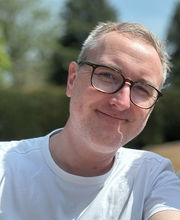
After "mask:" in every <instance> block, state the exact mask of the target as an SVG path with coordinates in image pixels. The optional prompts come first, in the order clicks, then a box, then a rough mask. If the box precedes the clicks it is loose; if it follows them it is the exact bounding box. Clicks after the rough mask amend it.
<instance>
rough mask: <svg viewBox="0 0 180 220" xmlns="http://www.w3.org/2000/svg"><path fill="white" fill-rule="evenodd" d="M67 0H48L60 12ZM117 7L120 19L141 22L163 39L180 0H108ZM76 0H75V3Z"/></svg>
mask: <svg viewBox="0 0 180 220" xmlns="http://www.w3.org/2000/svg"><path fill="white" fill-rule="evenodd" d="M65 1H66V0H46V2H48V3H49V4H50V5H51V7H52V8H54V9H55V11H57V12H59V9H60V8H62V6H63V4H64V2H65ZM85 1H86V0H85ZM97 1H98V0H97ZM108 1H109V2H110V4H111V5H112V6H113V7H114V8H116V10H117V12H118V14H119V21H129V22H137V23H141V24H143V25H144V26H146V27H147V28H149V29H150V30H151V31H152V32H153V33H154V34H155V35H156V36H158V37H159V38H160V39H161V40H165V39H166V33H167V28H168V25H169V21H170V20H171V17H172V15H173V12H174V9H175V5H176V3H177V2H180V0H108ZM75 2H76V0H74V3H75Z"/></svg>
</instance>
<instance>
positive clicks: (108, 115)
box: [95, 110, 128, 122]
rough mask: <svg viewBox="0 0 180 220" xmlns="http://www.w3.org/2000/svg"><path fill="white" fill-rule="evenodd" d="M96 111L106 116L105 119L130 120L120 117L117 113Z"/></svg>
mask: <svg viewBox="0 0 180 220" xmlns="http://www.w3.org/2000/svg"><path fill="white" fill-rule="evenodd" d="M95 112H97V113H98V114H99V115H100V116H102V117H104V119H112V120H116V121H124V122H128V119H126V118H123V117H120V116H118V115H117V114H110V113H106V112H102V111H100V110H96V111H95Z"/></svg>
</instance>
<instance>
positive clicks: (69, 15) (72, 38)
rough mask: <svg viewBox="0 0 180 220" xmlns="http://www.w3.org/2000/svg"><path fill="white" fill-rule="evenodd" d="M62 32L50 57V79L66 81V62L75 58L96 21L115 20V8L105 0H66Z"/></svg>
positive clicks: (61, 82)
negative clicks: (57, 44)
mask: <svg viewBox="0 0 180 220" xmlns="http://www.w3.org/2000/svg"><path fill="white" fill-rule="evenodd" d="M61 17H62V19H63V20H64V28H63V29H64V31H63V32H64V34H63V35H62V36H61V37H60V38H59V40H58V42H59V46H58V47H57V50H56V52H55V53H54V55H53V58H52V77H51V81H52V82H54V83H56V84H64V83H66V78H67V69H68V64H69V62H70V61H72V60H76V59H77V56H78V54H79V51H80V47H81V45H82V43H83V41H84V40H85V38H86V37H87V36H88V34H89V32H90V30H91V29H92V28H93V27H94V26H95V25H97V23H98V22H105V21H116V20H117V13H116V10H115V9H114V8H113V7H112V6H111V5H110V4H109V3H108V1H106V0H98V1H97V0H86V1H84V0H68V1H67V2H66V4H65V8H64V10H63V13H62V14H61Z"/></svg>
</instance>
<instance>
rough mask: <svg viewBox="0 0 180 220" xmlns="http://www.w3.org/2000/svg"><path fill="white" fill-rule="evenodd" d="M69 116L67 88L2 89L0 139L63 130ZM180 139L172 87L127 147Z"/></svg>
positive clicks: (179, 95) (179, 107) (179, 102)
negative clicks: (61, 128)
mask: <svg viewBox="0 0 180 220" xmlns="http://www.w3.org/2000/svg"><path fill="white" fill-rule="evenodd" d="M68 114H69V99H68V98H67V97H66V95H65V88H64V87H61V88H54V87H53V88H46V89H39V90H35V91H20V90H15V89H14V90H12V89H11V90H0V140H12V139H22V138H30V137H37V136H41V135H45V134H47V133H48V132H50V131H51V130H53V129H56V128H59V127H63V126H64V125H65V122H66V120H67V118H68ZM174 140H180V89H179V88H173V89H172V88H171V89H168V90H167V91H165V92H164V96H163V97H162V98H161V99H160V101H159V102H158V103H157V105H156V106H155V109H154V111H153V113H152V115H151V117H150V119H149V122H148V124H147V126H146V128H145V129H144V131H143V132H142V133H141V134H140V135H139V136H138V137H137V138H135V139H134V140H133V141H132V142H131V143H129V144H128V145H127V146H128V147H133V148H141V147H143V146H144V145H152V144H159V143H162V142H167V141H174Z"/></svg>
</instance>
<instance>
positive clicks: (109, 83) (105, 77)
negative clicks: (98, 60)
mask: <svg viewBox="0 0 180 220" xmlns="http://www.w3.org/2000/svg"><path fill="white" fill-rule="evenodd" d="M91 82H92V86H93V87H95V88H96V89H97V90H99V91H101V92H104V93H115V92H116V91H118V90H120V89H121V88H122V87H123V85H124V83H125V79H124V77H123V76H122V75H121V73H119V72H118V71H115V70H113V69H110V68H108V67H101V66H97V67H96V68H94V69H93V74H92V77H91ZM157 98H158V92H157V90H156V89H155V88H153V87H152V86H150V85H148V84H144V83H141V82H137V83H133V85H132V86H131V92H130V99H131V102H132V103H133V104H135V105H137V106H139V107H141V108H150V107H152V106H153V105H154V104H155V102H156V101H157Z"/></svg>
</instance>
